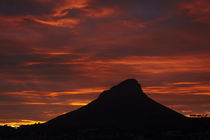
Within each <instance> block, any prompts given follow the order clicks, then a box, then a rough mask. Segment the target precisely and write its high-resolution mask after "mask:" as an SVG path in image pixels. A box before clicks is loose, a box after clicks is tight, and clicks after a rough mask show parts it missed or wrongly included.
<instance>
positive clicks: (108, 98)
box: [45, 79, 185, 128]
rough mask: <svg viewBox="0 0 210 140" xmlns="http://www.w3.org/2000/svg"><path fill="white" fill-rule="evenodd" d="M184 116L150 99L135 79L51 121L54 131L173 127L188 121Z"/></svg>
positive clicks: (124, 82)
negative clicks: (77, 128) (154, 126)
mask: <svg viewBox="0 0 210 140" xmlns="http://www.w3.org/2000/svg"><path fill="white" fill-rule="evenodd" d="M184 118H185V116H183V115H182V114H180V113H178V112H176V111H173V110H171V109H170V108H167V107H165V106H163V105H161V104H159V103H157V102H155V101H154V100H152V99H150V98H149V97H148V96H147V95H146V94H145V93H144V92H143V90H142V89H141V85H140V84H139V83H138V81H137V80H135V79H127V80H125V81H123V82H121V83H119V84H118V85H115V86H113V87H112V88H110V89H109V90H106V91H104V92H102V93H101V94H100V95H99V96H98V98H97V99H96V100H94V101H92V102H90V103H89V104H88V105H86V106H83V107H81V108H79V109H77V110H75V111H72V112H69V113H66V114H64V115H61V116H58V117H56V118H54V119H52V120H49V121H48V122H47V123H46V124H45V125H46V126H53V127H64V128H65V127H96V126H110V125H111V126H117V127H122V126H126V127H127V126H129V127H139V125H141V127H144V126H152V125H155V124H158V125H160V124H165V123H169V124H171V123H172V122H173V121H174V122H177V120H182V119H184Z"/></svg>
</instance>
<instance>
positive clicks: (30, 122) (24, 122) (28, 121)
mask: <svg viewBox="0 0 210 140" xmlns="http://www.w3.org/2000/svg"><path fill="white" fill-rule="evenodd" d="M38 123H45V121H34V120H20V121H18V122H5V123H0V125H8V126H11V127H19V126H20V125H32V124H38Z"/></svg>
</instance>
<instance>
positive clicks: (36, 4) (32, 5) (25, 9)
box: [0, 0, 65, 16]
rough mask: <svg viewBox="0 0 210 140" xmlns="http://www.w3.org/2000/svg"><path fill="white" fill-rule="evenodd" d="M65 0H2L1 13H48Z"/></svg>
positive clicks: (17, 14)
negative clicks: (47, 0) (42, 0)
mask: <svg viewBox="0 0 210 140" xmlns="http://www.w3.org/2000/svg"><path fill="white" fill-rule="evenodd" d="M64 2H65V0H52V1H49V2H41V1H37V0H19V1H14V0H1V1H0V9H1V10H0V15H3V16H25V15H40V16H41V15H46V14H52V13H54V8H56V6H59V5H60V4H63V3H64Z"/></svg>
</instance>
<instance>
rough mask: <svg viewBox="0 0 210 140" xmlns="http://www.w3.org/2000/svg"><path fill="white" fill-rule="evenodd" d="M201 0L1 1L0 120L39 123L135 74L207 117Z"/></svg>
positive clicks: (207, 44)
mask: <svg viewBox="0 0 210 140" xmlns="http://www.w3.org/2000/svg"><path fill="white" fill-rule="evenodd" d="M209 17H210V1H209V0H158V1H157V0H149V1H148V0H16V1H14V0H1V1H0V21H1V22H0V124H2V125H3V124H8V125H12V126H18V125H22V124H30V123H35V122H45V121H47V120H50V119H52V118H54V117H56V116H58V115H61V114H64V113H66V112H69V111H72V110H75V109H77V108H79V107H81V106H82V105H85V104H87V103H89V102H91V101H92V100H94V99H96V98H97V97H98V96H99V94H100V93H101V92H102V91H103V90H107V89H109V88H111V87H112V86H113V85H116V84H118V83H119V82H121V81H123V80H125V79H128V78H135V79H137V80H138V81H139V83H140V84H141V86H142V88H143V90H144V92H145V93H147V95H148V96H149V97H151V98H152V99H154V100H156V101H158V102H159V103H161V104H164V105H166V106H168V107H170V108H172V109H174V110H176V111H178V112H180V113H182V114H184V115H189V114H201V113H202V114H210V65H209V64H210V55H209V54H210V40H209V38H210V32H209V31H210V26H209V25H210V18H209Z"/></svg>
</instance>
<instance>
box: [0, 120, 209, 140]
mask: <svg viewBox="0 0 210 140" xmlns="http://www.w3.org/2000/svg"><path fill="white" fill-rule="evenodd" d="M0 140H210V118H200V119H190V118H189V119H187V120H186V122H183V123H182V125H180V124H179V126H175V128H170V126H169V128H164V127H162V126H159V128H157V127H156V128H155V127H152V126H149V127H147V126H145V127H144V128H143V127H142V128H141V127H139V128H117V127H115V128H113V127H111V126H110V128H108V127H106V128H105V127H103V128H102V127H98V128H96V127H95V128H80V129H79V128H77V129H76V128H74V129H71V128H65V129H64V128H63V129H55V128H46V127H43V126H42V125H41V124H37V125H25V126H21V127H19V128H12V127H8V126H1V127H0Z"/></svg>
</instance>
